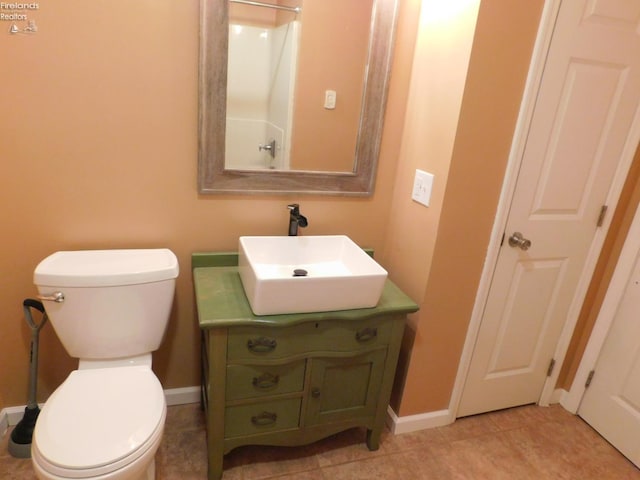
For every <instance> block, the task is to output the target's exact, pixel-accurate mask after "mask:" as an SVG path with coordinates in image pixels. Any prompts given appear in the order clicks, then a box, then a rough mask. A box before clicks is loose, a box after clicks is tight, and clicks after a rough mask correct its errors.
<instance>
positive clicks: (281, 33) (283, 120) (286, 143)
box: [225, 0, 301, 170]
mask: <svg viewBox="0 0 640 480" xmlns="http://www.w3.org/2000/svg"><path fill="white" fill-rule="evenodd" d="M298 3H301V2H298ZM300 11H301V9H300V7H299V6H295V5H294V6H288V5H275V4H274V5H271V4H268V3H263V2H245V0H229V46H228V61H227V123H226V136H225V146H226V155H225V167H226V168H229V169H249V170H252V169H285V170H287V169H290V168H291V160H290V158H291V157H290V152H291V131H292V120H293V104H294V102H293V96H294V92H295V80H296V79H295V77H296V64H297V59H298V48H299V45H300V20H298V17H300V16H301V15H299V12H300Z"/></svg>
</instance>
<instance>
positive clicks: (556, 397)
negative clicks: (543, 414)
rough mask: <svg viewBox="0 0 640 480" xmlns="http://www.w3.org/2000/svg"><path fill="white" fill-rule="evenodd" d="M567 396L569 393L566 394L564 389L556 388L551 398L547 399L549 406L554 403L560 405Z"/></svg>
mask: <svg viewBox="0 0 640 480" xmlns="http://www.w3.org/2000/svg"><path fill="white" fill-rule="evenodd" d="M567 395H569V392H567V391H566V390H565V389H564V388H556V389H555V390H554V391H553V393H552V394H551V398H549V403H550V404H554V403H560V404H562V401H563V399H564V398H565V397H566V396H567Z"/></svg>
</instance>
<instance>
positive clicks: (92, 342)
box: [33, 249, 179, 359]
mask: <svg viewBox="0 0 640 480" xmlns="http://www.w3.org/2000/svg"><path fill="white" fill-rule="evenodd" d="M178 272H179V268H178V259H177V258H176V256H175V255H174V253H173V252H172V251H171V250H168V249H146V250H144V249H137V250H136V249H134V250H82V251H65V252H56V253H54V254H52V255H50V256H48V257H47V258H45V259H44V260H42V262H40V263H39V264H38V266H37V267H36V269H35V272H34V276H33V279H34V283H35V285H36V286H37V288H38V293H39V297H40V298H41V299H42V303H43V304H44V307H45V310H46V312H47V315H48V316H49V320H50V321H51V324H52V325H53V328H54V329H55V331H56V334H57V335H58V338H60V341H61V342H62V344H63V345H64V347H65V349H66V350H67V352H68V353H69V355H71V356H72V357H76V358H80V359H114V358H121V357H129V356H134V355H141V354H145V353H149V352H152V351H154V350H157V349H158V347H159V346H160V343H161V342H162V339H163V337H164V333H165V331H166V328H167V323H168V321H169V315H170V312H171V306H172V304H173V296H174V290H175V279H176V277H177V276H178ZM56 300H57V301H56Z"/></svg>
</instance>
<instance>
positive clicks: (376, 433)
mask: <svg viewBox="0 0 640 480" xmlns="http://www.w3.org/2000/svg"><path fill="white" fill-rule="evenodd" d="M381 433H382V429H381V428H374V429H367V448H368V449H369V450H371V451H372V452H375V451H376V450H378V448H380V434H381Z"/></svg>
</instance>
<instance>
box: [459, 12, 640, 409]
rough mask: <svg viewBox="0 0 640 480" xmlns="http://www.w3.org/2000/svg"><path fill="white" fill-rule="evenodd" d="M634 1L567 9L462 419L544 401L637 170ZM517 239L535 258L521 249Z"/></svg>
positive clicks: (639, 76) (550, 58)
mask: <svg viewBox="0 0 640 480" xmlns="http://www.w3.org/2000/svg"><path fill="white" fill-rule="evenodd" d="M629 3H637V2H622V1H619V0H599V1H593V0H572V1H564V2H562V4H561V6H560V10H559V12H558V17H557V19H556V24H555V28H554V33H553V37H552V41H551V44H550V49H549V52H548V55H547V58H546V62H545V67H544V71H543V75H542V79H541V83H540V87H539V91H538V95H537V99H536V104H535V108H534V111H533V116H532V119H531V124H530V128H529V131H528V132H527V138H526V144H525V148H524V151H523V156H522V159H521V164H520V170H519V172H518V178H517V182H516V187H515V191H514V195H513V198H512V203H511V207H510V210H509V215H508V218H507V222H506V231H505V240H504V242H503V245H502V247H501V250H500V253H499V255H498V259H497V262H496V266H495V270H494V274H493V278H492V281H491V286H490V289H489V294H488V297H487V301H486V305H485V309H484V313H483V317H482V321H481V325H480V329H479V332H478V337H477V341H476V344H475V348H474V352H473V355H472V360H471V364H470V367H469V372H468V375H467V379H466V382H465V387H464V390H463V394H462V398H461V401H460V405H459V408H458V412H457V415H458V416H464V415H470V414H474V413H481V412H486V411H490V410H496V409H500V408H506V407H511V406H515V405H522V404H526V403H534V402H537V401H538V399H539V397H540V394H541V392H542V388H543V386H544V382H545V379H546V372H547V368H548V365H549V362H550V360H551V358H552V356H553V352H554V351H555V349H556V346H557V342H558V338H559V336H560V333H561V331H562V328H563V327H564V325H565V323H566V321H567V316H568V314H569V308H570V307H571V305H572V303H573V302H574V301H575V299H576V296H577V295H578V293H577V286H578V282H579V280H580V278H581V276H582V275H583V274H585V272H584V271H583V269H584V266H585V261H586V259H587V256H588V255H589V253H590V252H591V250H592V247H593V242H594V238H595V234H596V231H597V228H598V227H597V220H598V216H599V214H600V209H601V207H602V206H603V205H604V204H605V202H606V201H607V197H608V195H609V191H610V188H611V185H612V182H613V178H614V175H615V174H616V172H617V171H618V169H619V168H620V166H621V165H624V168H628V167H627V166H628V161H623V159H622V152H623V151H624V148H625V145H626V142H627V141H628V138H629V135H630V132H631V131H632V125H633V122H634V115H635V113H636V110H637V108H638V104H639V100H640V37H639V35H638V34H639V32H640V28H638V22H639V20H640V10H639V9H638V8H636V6H631V5H629ZM609 206H610V207H611V210H613V207H614V205H609ZM514 232H522V234H523V236H524V237H525V238H527V239H529V240H530V241H531V246H530V248H528V249H526V250H523V249H520V248H518V247H517V246H515V247H513V246H510V244H509V242H508V241H507V239H508V238H509V236H510V235H512V233H514ZM578 300H579V299H578Z"/></svg>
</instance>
